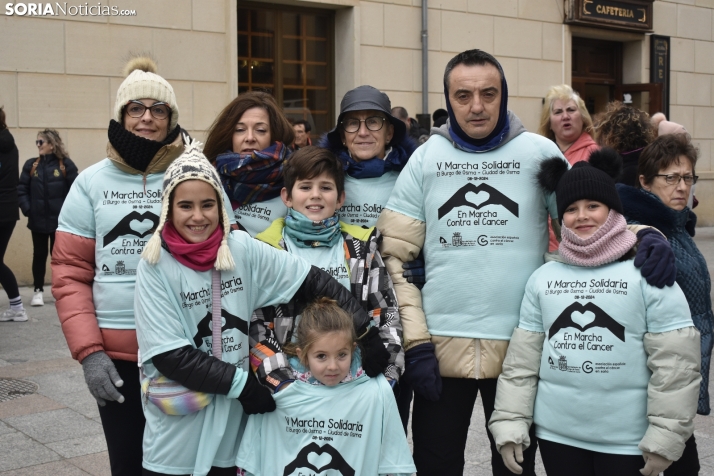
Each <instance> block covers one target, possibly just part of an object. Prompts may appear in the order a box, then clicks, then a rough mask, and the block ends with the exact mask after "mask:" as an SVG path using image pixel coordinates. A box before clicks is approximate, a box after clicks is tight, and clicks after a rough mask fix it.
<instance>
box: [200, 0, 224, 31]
mask: <svg viewBox="0 0 714 476" xmlns="http://www.w3.org/2000/svg"><path fill="white" fill-rule="evenodd" d="M228 4H229V5H231V6H233V5H234V3H233V2H228ZM191 11H192V15H191V16H192V18H193V24H192V27H193V29H194V30H199V31H213V32H215V33H225V31H226V20H225V16H226V1H225V0H196V1H194V2H192V5H191Z"/></svg>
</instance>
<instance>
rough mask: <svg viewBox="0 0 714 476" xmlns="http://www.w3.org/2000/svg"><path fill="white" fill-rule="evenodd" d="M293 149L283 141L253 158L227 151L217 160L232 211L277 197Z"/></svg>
mask: <svg viewBox="0 0 714 476" xmlns="http://www.w3.org/2000/svg"><path fill="white" fill-rule="evenodd" d="M289 151H290V149H288V148H287V147H285V144H283V143H282V142H274V143H273V144H272V145H271V146H270V147H268V148H267V149H264V150H261V151H255V152H253V153H252V154H250V155H241V154H236V153H234V152H226V153H224V154H220V155H219V156H218V157H216V169H218V174H219V175H220V176H221V183H222V184H223V189H224V190H225V191H226V194H228V198H230V199H231V205H232V206H233V209H234V210H235V209H236V208H238V207H240V206H242V205H245V204H249V203H260V202H264V201H266V200H270V199H271V198H275V197H278V196H279V195H280V190H281V189H282V188H283V185H284V182H283V164H284V163H285V158H286V156H287V155H288V153H289Z"/></svg>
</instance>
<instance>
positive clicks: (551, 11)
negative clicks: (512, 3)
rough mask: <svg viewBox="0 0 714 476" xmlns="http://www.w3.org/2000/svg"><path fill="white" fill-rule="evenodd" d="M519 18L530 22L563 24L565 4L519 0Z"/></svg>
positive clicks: (548, 0)
mask: <svg viewBox="0 0 714 476" xmlns="http://www.w3.org/2000/svg"><path fill="white" fill-rule="evenodd" d="M518 18H524V19H528V20H538V21H546V22H551V23H558V24H560V23H563V19H564V18H565V12H564V11H563V2H554V1H553V0H519V1H518Z"/></svg>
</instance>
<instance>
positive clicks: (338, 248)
mask: <svg viewBox="0 0 714 476" xmlns="http://www.w3.org/2000/svg"><path fill="white" fill-rule="evenodd" d="M283 240H285V245H286V246H287V247H288V251H290V253H292V254H294V255H297V256H299V257H301V258H303V259H304V260H305V261H307V262H308V263H310V264H311V265H313V266H317V267H318V268H320V269H321V270H323V271H324V272H326V273H327V274H329V275H330V276H332V277H333V278H334V279H336V280H337V281H338V282H339V283H340V284H341V285H343V286H344V287H346V288H347V289H351V288H350V271H349V268H348V266H347V265H348V263H347V262H346V261H345V239H344V238H343V237H342V233H340V237H339V240H338V241H337V243H335V244H334V245H333V246H329V247H327V246H318V247H316V248H304V247H301V246H298V245H297V244H295V241H294V240H292V239H291V238H290V236H288V234H287V233H285V229H283Z"/></svg>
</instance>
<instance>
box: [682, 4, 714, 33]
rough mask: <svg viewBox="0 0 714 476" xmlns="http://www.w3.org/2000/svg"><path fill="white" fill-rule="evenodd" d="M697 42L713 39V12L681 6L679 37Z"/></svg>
mask: <svg viewBox="0 0 714 476" xmlns="http://www.w3.org/2000/svg"><path fill="white" fill-rule="evenodd" d="M676 36H680V37H682V38H693V39H695V40H706V41H710V40H711V39H712V11H711V10H708V9H704V8H698V7H690V6H688V5H679V6H678V7H677V35H676Z"/></svg>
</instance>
